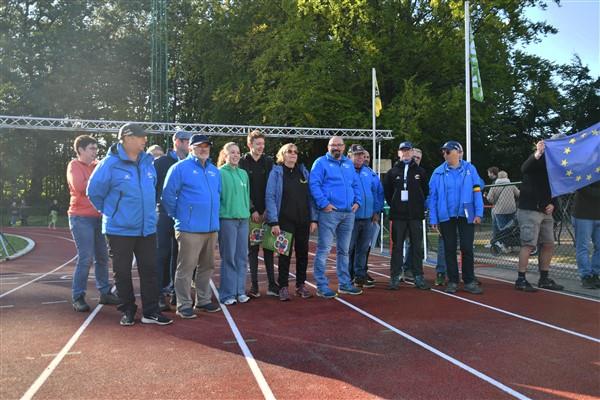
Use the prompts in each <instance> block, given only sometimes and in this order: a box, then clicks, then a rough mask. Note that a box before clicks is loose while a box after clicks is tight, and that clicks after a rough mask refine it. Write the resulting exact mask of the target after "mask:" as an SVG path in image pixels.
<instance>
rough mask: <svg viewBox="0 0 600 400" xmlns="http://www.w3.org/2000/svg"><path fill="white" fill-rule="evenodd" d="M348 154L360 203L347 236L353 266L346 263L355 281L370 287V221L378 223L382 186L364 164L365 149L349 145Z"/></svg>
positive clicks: (358, 285)
mask: <svg viewBox="0 0 600 400" xmlns="http://www.w3.org/2000/svg"><path fill="white" fill-rule="evenodd" d="M349 153H350V154H351V155H350V158H351V160H352V163H353V164H354V170H355V171H356V174H357V176H358V182H359V185H358V187H359V190H360V193H361V197H362V205H361V206H360V208H359V209H358V210H357V211H356V213H355V214H354V228H353V229H352V236H351V239H350V249H353V250H354V257H352V265H349V269H350V271H352V273H351V275H353V276H354V284H355V285H356V286H357V287H359V288H361V287H373V286H375V284H374V283H373V282H369V281H368V280H367V270H366V268H365V267H366V264H367V251H368V249H369V246H370V245H371V238H372V236H373V235H372V224H373V223H379V214H380V213H381V210H382V209H383V187H382V186H381V181H380V180H379V177H378V176H377V174H375V172H373V170H371V168H369V167H368V166H366V165H365V164H364V162H365V149H364V148H363V147H362V146H361V145H360V144H353V145H352V146H350V151H349Z"/></svg>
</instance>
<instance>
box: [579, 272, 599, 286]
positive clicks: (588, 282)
mask: <svg viewBox="0 0 600 400" xmlns="http://www.w3.org/2000/svg"><path fill="white" fill-rule="evenodd" d="M581 287H582V288H584V289H597V287H596V281H595V280H594V277H593V276H592V275H587V276H584V277H583V278H581Z"/></svg>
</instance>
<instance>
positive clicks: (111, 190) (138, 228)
mask: <svg viewBox="0 0 600 400" xmlns="http://www.w3.org/2000/svg"><path fill="white" fill-rule="evenodd" d="M145 146H146V132H145V131H144V129H143V128H142V127H141V126H140V125H137V124H133V123H127V124H125V125H123V126H122V127H121V129H120V130H119V143H117V144H114V145H112V146H111V147H110V149H109V151H108V155H107V156H106V158H104V159H103V160H102V161H101V162H100V164H98V167H96V169H95V170H94V173H93V174H92V175H91V176H90V181H89V183H88V187H87V195H88V197H89V198H90V201H91V202H92V204H93V205H94V207H95V208H96V209H97V210H98V211H99V212H101V213H102V233H104V234H105V235H106V237H107V239H108V246H109V248H110V251H109V253H110V255H111V257H112V261H113V272H114V279H115V286H116V287H117V291H118V294H119V300H120V301H121V304H119V306H118V307H117V309H118V310H119V311H121V312H122V313H123V316H122V318H121V321H120V324H121V325H123V326H129V325H133V324H134V323H135V313H136V311H137V306H136V304H135V295H134V293H133V283H132V280H131V264H132V261H133V255H134V254H135V257H136V260H137V266H138V273H139V276H140V291H141V295H142V308H143V315H142V323H145V324H158V325H167V324H170V323H171V322H173V321H172V320H170V319H169V318H167V317H165V316H164V315H162V314H161V313H160V312H159V309H158V296H159V290H158V282H157V280H156V211H155V207H156V203H155V201H156V198H155V196H156V192H155V186H156V170H155V169H154V166H153V165H152V156H151V155H149V154H147V153H145V152H144V147H145Z"/></svg>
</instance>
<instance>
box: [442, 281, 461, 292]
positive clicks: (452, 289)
mask: <svg viewBox="0 0 600 400" xmlns="http://www.w3.org/2000/svg"><path fill="white" fill-rule="evenodd" d="M457 290H458V283H454V282H448V286H446V290H444V292H446V293H456V291H457Z"/></svg>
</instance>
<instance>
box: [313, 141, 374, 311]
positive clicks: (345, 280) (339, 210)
mask: <svg viewBox="0 0 600 400" xmlns="http://www.w3.org/2000/svg"><path fill="white" fill-rule="evenodd" d="M344 149H345V146H344V141H343V140H342V138H341V137H339V136H334V137H332V138H331V139H330V140H329V144H328V145H327V150H328V152H327V153H326V154H325V155H324V156H322V157H319V158H317V159H316V160H315V162H314V163H313V166H312V170H311V172H310V180H309V186H310V193H311V195H312V197H313V199H314V201H315V204H316V207H317V209H318V210H319V213H318V214H319V217H318V225H319V242H318V245H317V254H316V256H315V261H314V263H315V264H314V275H315V280H316V281H317V296H320V297H324V298H327V299H332V298H334V297H336V296H337V293H336V292H334V291H333V290H331V289H330V288H329V280H328V279H327V276H326V275H325V268H326V261H327V256H328V255H329V252H330V251H331V245H332V243H333V237H334V235H335V237H336V240H337V242H336V246H337V247H336V248H337V256H336V271H337V277H338V285H339V286H338V293H346V294H351V295H357V294H361V293H362V289H359V288H357V287H355V286H354V285H353V284H352V282H351V281H350V274H349V273H348V249H349V247H350V238H351V235H352V228H353V226H354V213H355V212H356V210H358V208H359V207H360V206H361V204H362V198H361V194H360V190H359V188H358V185H359V182H358V176H357V175H356V172H355V171H354V165H352V162H351V161H350V160H349V159H348V158H347V157H345V156H344Z"/></svg>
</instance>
